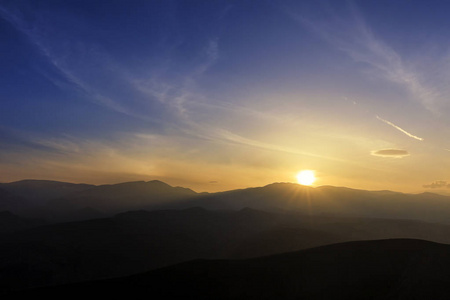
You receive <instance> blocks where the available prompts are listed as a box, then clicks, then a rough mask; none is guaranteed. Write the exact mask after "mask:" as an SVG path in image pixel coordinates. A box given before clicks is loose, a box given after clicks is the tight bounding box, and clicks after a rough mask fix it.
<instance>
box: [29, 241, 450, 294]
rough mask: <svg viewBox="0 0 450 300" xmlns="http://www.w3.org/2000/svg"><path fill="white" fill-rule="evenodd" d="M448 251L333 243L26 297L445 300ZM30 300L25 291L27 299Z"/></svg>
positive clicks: (421, 245) (422, 244)
mask: <svg viewBox="0 0 450 300" xmlns="http://www.w3.org/2000/svg"><path fill="white" fill-rule="evenodd" d="M449 252H450V246H448V245H442V244H436V243H431V242H426V241H421V240H405V239H401V240H377V241H362V242H350V243H343V244H335V245H330V246H324V247H319V248H313V249H308V250H303V251H299V252H292V253H286V254H281V255H275V256H269V257H262V258H256V259H248V260H210V261H208V260H196V261H192V262H188V263H183V264H179V265H175V266H171V267H167V268H164V269H159V270H155V271H152V272H148V273H144V274H140V275H135V276H131V277H128V278H119V279H114V280H107V281H100V282H87V283H82V284H76V285H68V286H60V287H55V288H49V289H43V290H32V291H30V292H29V295H33V296H37V295H43V296H46V297H48V296H50V297H54V296H56V295H63V294H65V295H66V294H70V295H73V296H82V295H91V296H103V297H105V296H106V297H111V296H113V295H114V296H126V295H130V292H131V291H132V293H136V294H144V295H151V297H152V298H155V299H178V298H185V299H186V298H188V299H447V298H448V295H449V293H450V255H448V253H449ZM25 295H27V293H25Z"/></svg>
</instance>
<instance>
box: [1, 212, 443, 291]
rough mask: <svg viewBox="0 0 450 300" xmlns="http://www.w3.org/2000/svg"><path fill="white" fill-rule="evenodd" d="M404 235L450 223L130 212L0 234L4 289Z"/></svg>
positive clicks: (436, 233) (422, 234)
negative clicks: (110, 216)
mask: <svg viewBox="0 0 450 300" xmlns="http://www.w3.org/2000/svg"><path fill="white" fill-rule="evenodd" d="M398 237H408V238H421V239H428V240H434V241H438V242H446V243H450V226H446V225H439V224H431V223H424V222H417V221H408V220H386V219H369V218H366V219H364V218H341V217H310V216H304V215H300V214H287V213H268V212H263V211H257V210H253V209H249V208H246V209H243V210H241V211H221V212H218V211H207V210H204V209H202V208H190V209H186V210H179V211H177V210H165V211H152V212H147V211H135V212H127V213H122V214H118V215H116V216H115V217H112V218H104V219H97V220H89V221H83V222H70V223H61V224H54V225H49V226H41V227H38V228H34V229H29V230H26V231H21V232H16V233H14V234H9V235H3V236H2V235H0V291H1V290H11V289H23V288H26V287H33V286H39V285H51V284H63V283H69V282H77V281H84V280H93V279H100V278H110V277H119V276H125V275H130V274H135V273H139V272H144V271H147V270H151V269H155V268H159V267H163V266H168V265H171V264H175V263H179V262H184V261H188V260H192V259H198V258H208V259H215V258H250V257H257V256H263V255H270V254H276V253H283V252H288V251H294V250H300V249H306V248H311V247H316V246H320V245H327V244H332V243H339V242H344V241H352V240H364V239H380V238H398Z"/></svg>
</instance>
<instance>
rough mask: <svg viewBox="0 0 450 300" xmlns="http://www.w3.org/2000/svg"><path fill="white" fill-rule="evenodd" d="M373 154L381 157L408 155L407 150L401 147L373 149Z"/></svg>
mask: <svg viewBox="0 0 450 300" xmlns="http://www.w3.org/2000/svg"><path fill="white" fill-rule="evenodd" d="M371 154H372V155H374V156H381V157H392V158H402V157H405V156H409V152H408V151H406V150H402V149H381V150H374V151H372V152H371Z"/></svg>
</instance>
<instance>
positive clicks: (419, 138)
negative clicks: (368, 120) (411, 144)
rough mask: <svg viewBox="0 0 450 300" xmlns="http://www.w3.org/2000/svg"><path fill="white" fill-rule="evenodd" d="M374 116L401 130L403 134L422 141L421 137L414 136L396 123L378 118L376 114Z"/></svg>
mask: <svg viewBox="0 0 450 300" xmlns="http://www.w3.org/2000/svg"><path fill="white" fill-rule="evenodd" d="M376 117H377V119H378V120H380V121H381V122H383V123H386V124H388V125H390V126H392V127H394V128H395V129H397V130H399V131H401V132H403V133H404V134H406V135H407V136H409V137H410V138H413V139H416V140H418V141H423V138H421V137H418V136H416V135H413V134H411V133H409V132H408V131H406V130H404V129H403V128H401V127H400V126H397V125H395V124H394V123H392V122H389V121H388V120H385V119H383V118H380V117H379V116H376Z"/></svg>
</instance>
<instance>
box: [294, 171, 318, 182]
mask: <svg viewBox="0 0 450 300" xmlns="http://www.w3.org/2000/svg"><path fill="white" fill-rule="evenodd" d="M297 181H298V183H300V184H302V185H311V184H313V183H314V181H316V175H315V174H314V171H312V170H303V171H300V172H298V173H297Z"/></svg>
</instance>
